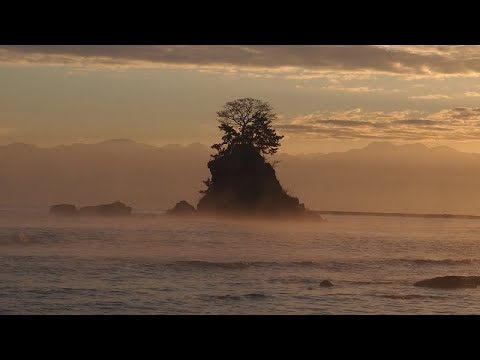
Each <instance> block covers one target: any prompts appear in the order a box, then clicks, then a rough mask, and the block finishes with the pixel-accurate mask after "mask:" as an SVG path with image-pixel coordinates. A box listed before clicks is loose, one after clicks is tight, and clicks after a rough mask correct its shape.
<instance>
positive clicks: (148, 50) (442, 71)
mask: <svg viewBox="0 0 480 360" xmlns="http://www.w3.org/2000/svg"><path fill="white" fill-rule="evenodd" d="M479 58H480V46H373V45H346V46H333V45H314V46H307V45H283V46H282V45H268V46H260V45H254V46H237V45H175V46H170V45H160V46H155V45H11V46H0V62H2V63H14V64H32V63H33V64H56V65H67V66H80V67H93V68H94V67H96V66H97V67H98V66H100V67H111V68H125V67H126V68H131V67H133V68H151V67H163V66H173V67H182V68H192V69H206V70H210V71H227V72H228V71H233V72H236V71H249V72H251V71H253V72H260V73H261V74H268V73H282V74H287V75H288V76H290V77H291V78H297V79H308V78H315V77H319V76H324V75H328V74H332V73H334V74H339V73H343V74H350V76H359V75H362V76H371V75H372V74H391V75H410V76H425V77H432V76H478V75H479V74H480V61H478V59H479ZM352 74H353V75H352Z"/></svg>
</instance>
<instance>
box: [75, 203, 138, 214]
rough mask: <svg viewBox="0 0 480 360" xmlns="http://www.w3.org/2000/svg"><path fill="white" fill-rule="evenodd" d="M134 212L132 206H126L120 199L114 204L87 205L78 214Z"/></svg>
mask: <svg viewBox="0 0 480 360" xmlns="http://www.w3.org/2000/svg"><path fill="white" fill-rule="evenodd" d="M131 213H132V208H131V207H130V206H126V205H125V204H124V203H122V202H120V201H116V202H114V203H112V204H102V205H97V206H85V207H82V208H80V209H79V210H78V215H88V216H128V215H130V214H131Z"/></svg>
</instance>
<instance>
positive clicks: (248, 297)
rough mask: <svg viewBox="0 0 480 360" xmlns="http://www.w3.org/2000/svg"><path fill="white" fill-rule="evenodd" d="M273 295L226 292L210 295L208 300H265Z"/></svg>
mask: <svg viewBox="0 0 480 360" xmlns="http://www.w3.org/2000/svg"><path fill="white" fill-rule="evenodd" d="M271 297H273V296H272V295H267V294H262V293H248V294H240V295H234V294H226V295H209V296H207V299H208V300H222V301H241V300H264V299H267V298H271Z"/></svg>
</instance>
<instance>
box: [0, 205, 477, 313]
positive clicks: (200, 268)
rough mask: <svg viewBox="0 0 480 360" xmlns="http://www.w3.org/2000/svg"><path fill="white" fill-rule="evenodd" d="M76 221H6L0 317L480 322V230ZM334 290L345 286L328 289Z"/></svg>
mask: <svg viewBox="0 0 480 360" xmlns="http://www.w3.org/2000/svg"><path fill="white" fill-rule="evenodd" d="M324 217H325V218H326V219H327V222H319V223H313V222H310V223H308V222H293V221H292V222H285V221H283V222H261V221H252V222H244V221H233V220H228V221H227V220H221V221H220V220H215V219H178V218H171V217H167V216H158V217H154V218H139V217H134V218H131V219H92V218H80V219H66V218H55V217H51V216H49V215H48V214H47V213H46V212H45V211H44V210H42V209H4V210H1V211H0V314H480V288H478V289H457V290H439V289H425V288H417V287H414V286H413V283H414V282H416V281H418V280H422V279H427V278H431V277H436V276H444V275H480V221H479V220H463V219H422V218H388V217H369V216H335V215H331V216H329V215H325V216H324ZM323 280H329V281H331V282H332V283H333V284H334V286H333V287H330V288H323V287H320V286H319V284H320V282H321V281H323Z"/></svg>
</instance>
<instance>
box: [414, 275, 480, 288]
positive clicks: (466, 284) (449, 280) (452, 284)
mask: <svg viewBox="0 0 480 360" xmlns="http://www.w3.org/2000/svg"><path fill="white" fill-rule="evenodd" d="M479 284H480V276H441V277H436V278H433V279H426V280H421V281H418V282H416V283H415V284H414V286H420V287H428V288H436V289H458V288H476V287H477V286H478V285H479Z"/></svg>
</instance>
